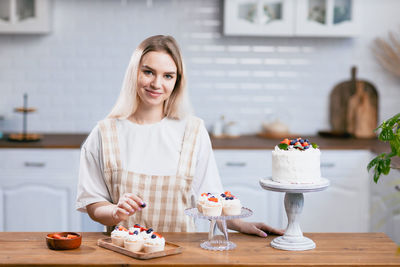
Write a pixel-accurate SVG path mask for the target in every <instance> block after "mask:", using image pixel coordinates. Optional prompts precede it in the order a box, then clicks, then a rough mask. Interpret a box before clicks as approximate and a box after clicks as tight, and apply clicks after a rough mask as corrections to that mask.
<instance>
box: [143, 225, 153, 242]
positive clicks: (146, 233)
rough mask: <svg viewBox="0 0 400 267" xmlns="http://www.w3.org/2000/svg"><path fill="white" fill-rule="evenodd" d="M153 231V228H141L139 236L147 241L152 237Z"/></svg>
mask: <svg viewBox="0 0 400 267" xmlns="http://www.w3.org/2000/svg"><path fill="white" fill-rule="evenodd" d="M153 233H154V230H153V228H149V229H146V228H143V230H142V231H141V232H140V235H141V236H142V237H143V239H144V240H147V239H149V238H151V236H152V235H153Z"/></svg>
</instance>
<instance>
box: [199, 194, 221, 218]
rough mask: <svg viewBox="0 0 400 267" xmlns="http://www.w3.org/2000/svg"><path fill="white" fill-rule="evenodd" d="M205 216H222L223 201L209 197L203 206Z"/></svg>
mask: <svg viewBox="0 0 400 267" xmlns="http://www.w3.org/2000/svg"><path fill="white" fill-rule="evenodd" d="M202 210H203V214H204V215H206V216H220V215H221V213H222V201H221V199H220V198H218V197H215V196H209V197H208V198H207V200H206V201H205V202H204V204H203V205H202Z"/></svg>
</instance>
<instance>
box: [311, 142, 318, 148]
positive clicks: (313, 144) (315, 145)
mask: <svg viewBox="0 0 400 267" xmlns="http://www.w3.org/2000/svg"><path fill="white" fill-rule="evenodd" d="M311 146H312V147H313V148H318V147H319V146H318V145H317V144H316V143H311Z"/></svg>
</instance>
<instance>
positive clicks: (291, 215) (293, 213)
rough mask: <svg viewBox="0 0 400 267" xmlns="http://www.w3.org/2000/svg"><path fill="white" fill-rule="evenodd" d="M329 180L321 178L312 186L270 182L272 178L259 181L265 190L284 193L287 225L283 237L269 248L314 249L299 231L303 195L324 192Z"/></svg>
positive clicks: (313, 245)
mask: <svg viewBox="0 0 400 267" xmlns="http://www.w3.org/2000/svg"><path fill="white" fill-rule="evenodd" d="M329 184H330V183H329V180H328V179H325V178H321V179H320V181H318V182H317V183H313V184H282V183H278V182H275V181H272V178H265V179H261V180H260V185H261V187H262V188H264V189H265V190H270V191H276V192H286V194H285V210H286V215H287V217H288V225H287V228H286V231H285V234H284V235H283V236H280V237H277V238H275V239H274V240H272V241H271V246H272V247H274V248H277V249H282V250H297V251H300V250H309V249H313V248H315V243H314V241H312V240H311V239H310V238H307V237H305V236H303V232H302V231H301V229H300V224H299V218H300V214H301V212H302V210H303V204H304V196H303V193H308V192H317V191H322V190H325V189H326V188H327V187H328V186H329Z"/></svg>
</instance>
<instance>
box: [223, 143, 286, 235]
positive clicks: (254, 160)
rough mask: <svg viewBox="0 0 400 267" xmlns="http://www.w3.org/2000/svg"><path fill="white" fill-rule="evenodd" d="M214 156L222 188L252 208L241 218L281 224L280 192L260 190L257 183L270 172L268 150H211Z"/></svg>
mask: <svg viewBox="0 0 400 267" xmlns="http://www.w3.org/2000/svg"><path fill="white" fill-rule="evenodd" d="M215 159H216V162H217V166H218V170H219V172H220V176H221V180H222V184H223V186H224V189H225V190H229V191H231V192H232V194H233V195H236V196H237V197H238V198H239V199H240V201H241V202H242V205H243V206H244V207H248V208H250V209H251V210H253V215H252V216H251V217H248V218H246V219H244V220H246V221H258V222H266V223H267V224H269V225H272V226H274V227H278V228H284V226H285V225H283V216H284V206H283V197H284V195H283V194H281V193H279V192H272V191H266V190H263V189H262V188H261V186H260V185H259V180H260V179H261V178H263V177H268V176H271V151H269V150H215Z"/></svg>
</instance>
